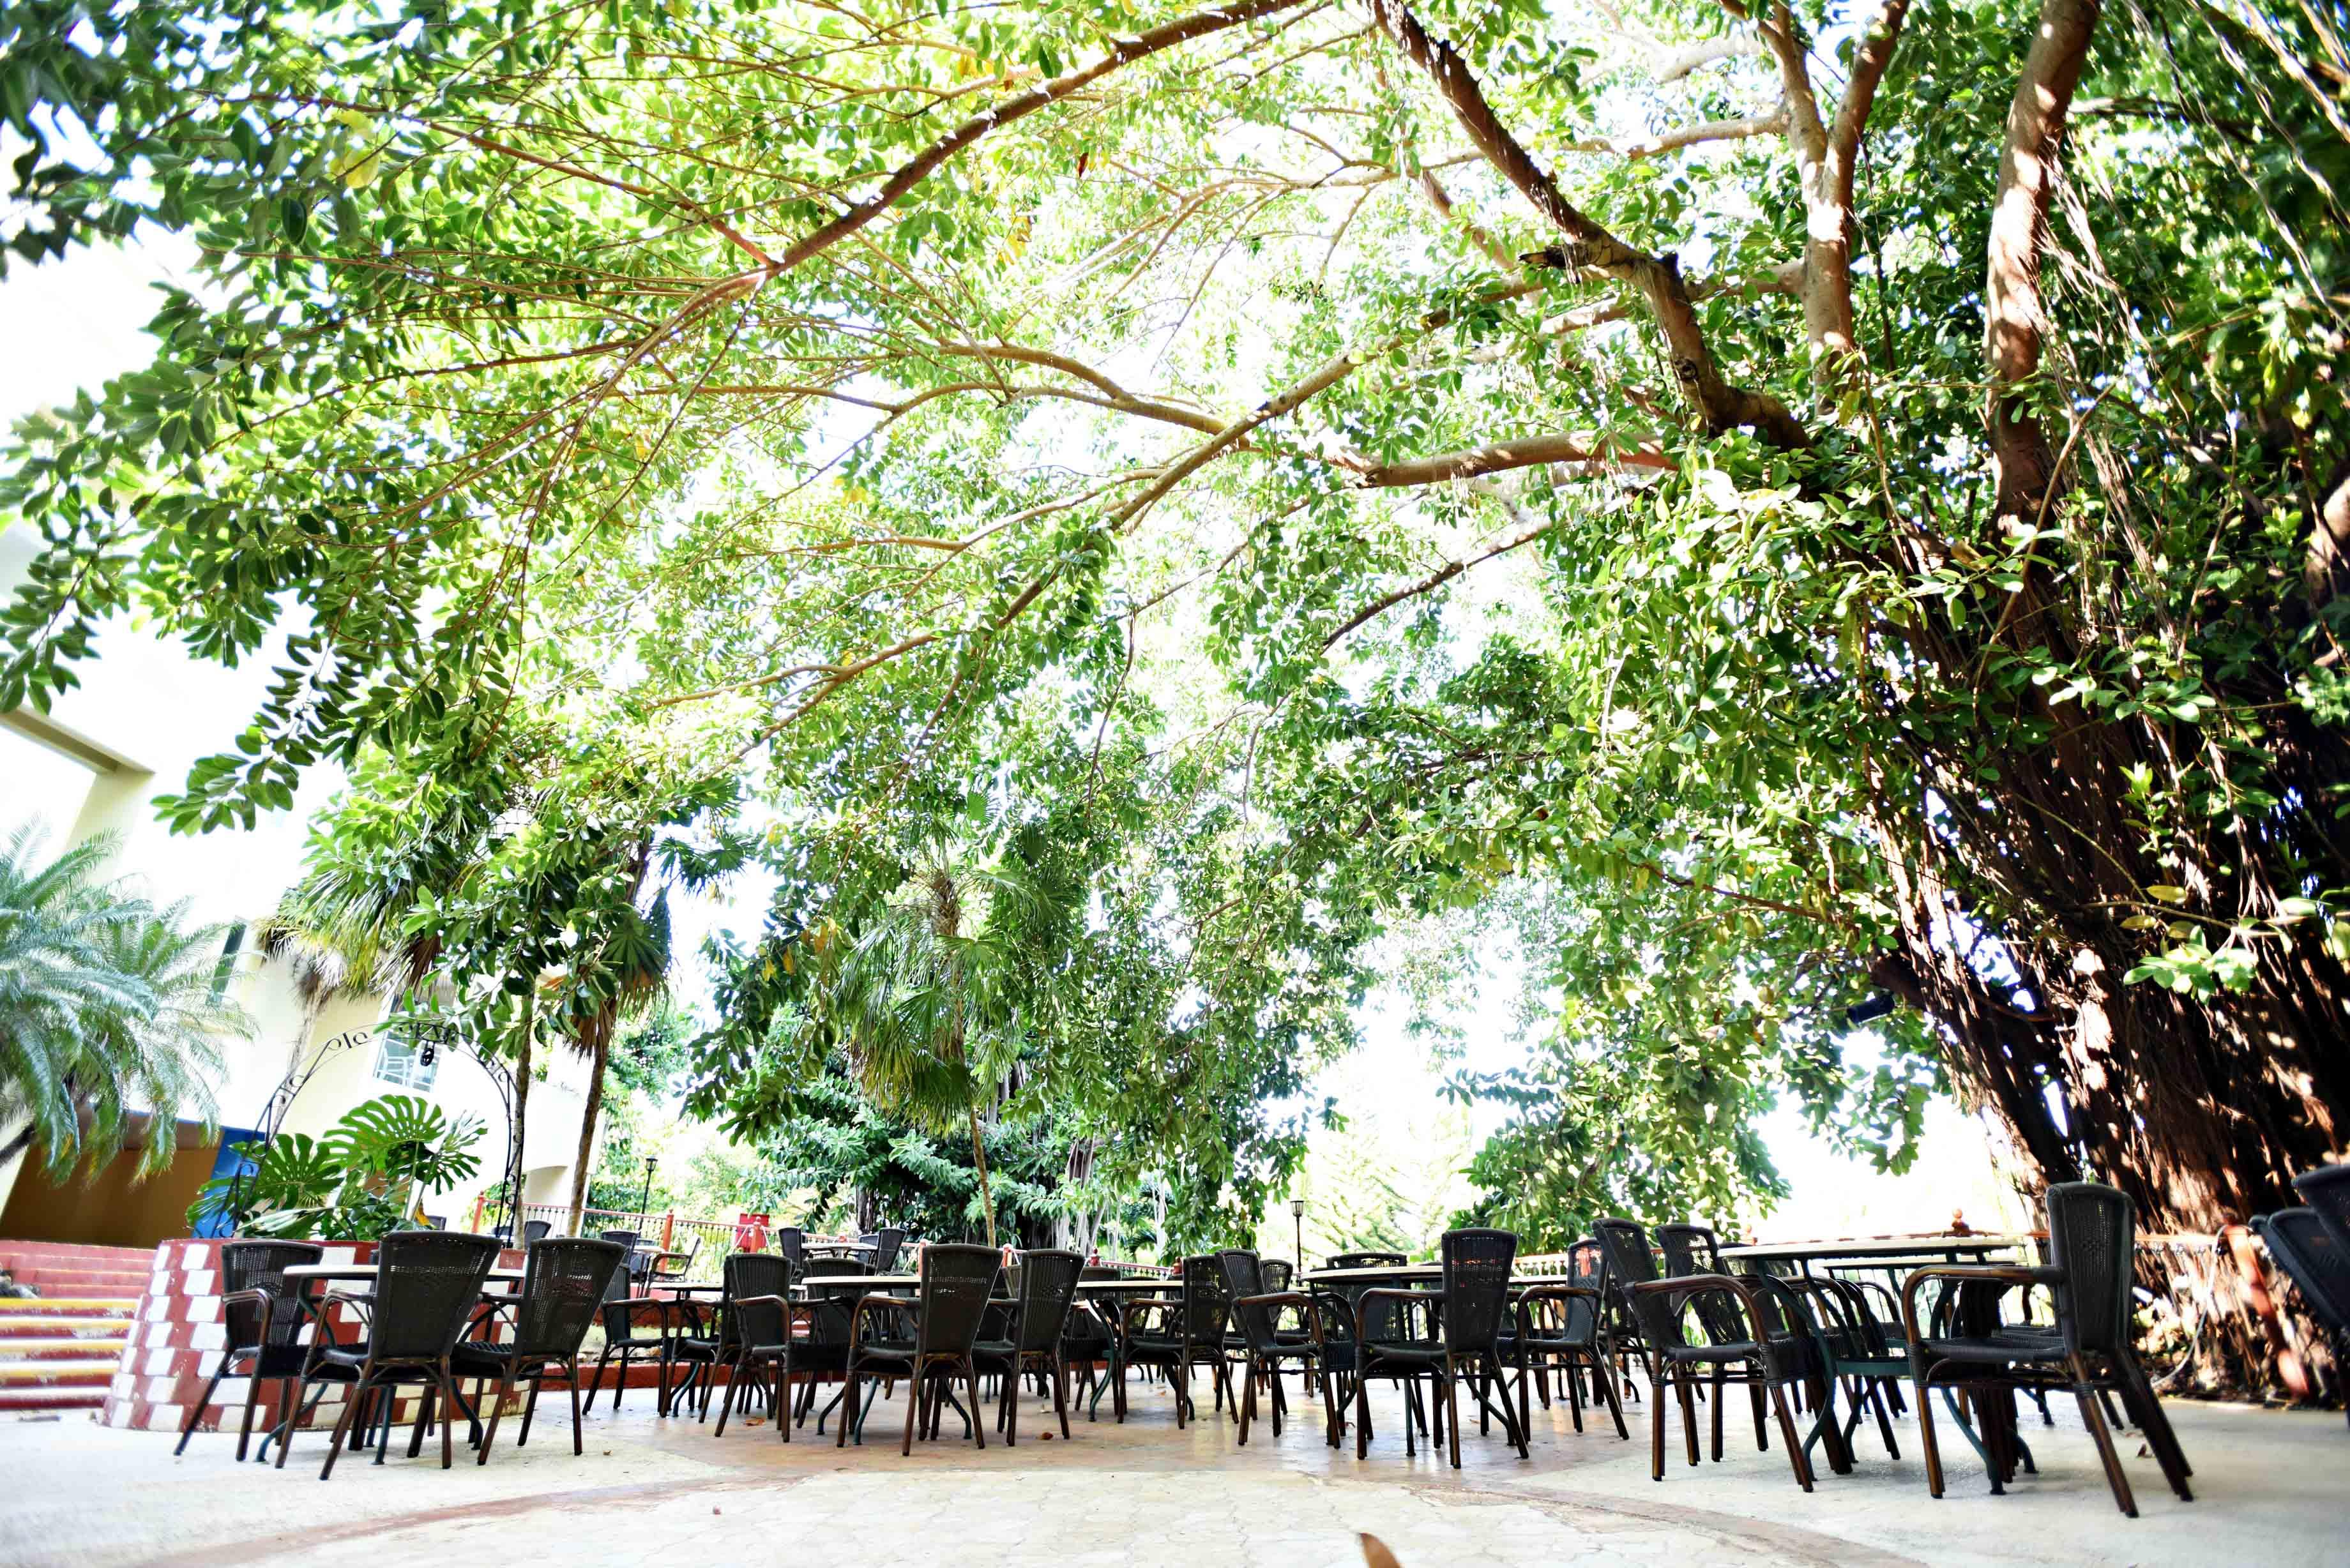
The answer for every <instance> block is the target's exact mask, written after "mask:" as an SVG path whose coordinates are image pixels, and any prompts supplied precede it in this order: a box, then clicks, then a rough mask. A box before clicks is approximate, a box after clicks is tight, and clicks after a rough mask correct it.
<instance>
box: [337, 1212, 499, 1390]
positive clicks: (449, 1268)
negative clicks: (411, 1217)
mask: <svg viewBox="0 0 2350 1568" xmlns="http://www.w3.org/2000/svg"><path fill="white" fill-rule="evenodd" d="M499 1251H501V1249H500V1248H499V1246H498V1239H497V1238H496V1237H495V1236H475V1235H472V1234H469V1233H468V1232H466V1231H393V1232H392V1233H391V1234H390V1235H389V1236H386V1237H385V1238H384V1239H383V1240H382V1241H379V1242H377V1243H376V1252H375V1262H376V1277H375V1309H374V1311H373V1312H372V1313H371V1314H369V1326H368V1345H369V1354H370V1355H373V1357H374V1358H375V1359H376V1360H378V1361H438V1360H440V1359H441V1358H442V1357H443V1356H445V1355H448V1354H449V1353H450V1352H451V1351H452V1350H453V1349H455V1348H456V1345H457V1340H458V1337H459V1336H460V1335H462V1334H463V1333H464V1332H465V1325H466V1324H467V1323H468V1322H470V1321H471V1320H472V1318H473V1308H474V1306H475V1305H476V1304H477V1303H479V1302H480V1301H481V1299H482V1282H483V1281H484V1280H486V1279H488V1278H489V1277H490V1270H491V1268H492V1266H493V1265H494V1264H495V1263H496V1262H497V1261H498V1253H499Z"/></svg>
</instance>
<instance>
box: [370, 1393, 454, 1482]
mask: <svg viewBox="0 0 2350 1568" xmlns="http://www.w3.org/2000/svg"><path fill="white" fill-rule="evenodd" d="M440 1394H441V1389H440V1386H438V1385H437V1384H431V1383H428V1384H426V1385H425V1386H424V1392H423V1393H422V1394H421V1395H420V1396H418V1397H417V1400H416V1425H415V1426H414V1427H413V1428H411V1430H410V1431H409V1434H408V1457H409V1458H410V1459H414V1458H415V1457H416V1456H417V1455H419V1454H421V1453H422V1452H423V1451H424V1430H425V1428H427V1427H429V1426H431V1425H432V1406H433V1402H434V1401H435V1400H436V1399H438V1398H439V1397H440ZM444 1425H445V1423H444ZM384 1430H385V1431H386V1432H389V1431H390V1430H391V1422H390V1418H389V1417H387V1418H386V1419H385V1421H384ZM375 1457H376V1460H377V1462H378V1463H380V1462H382V1459H383V1451H382V1450H381V1449H378V1450H376V1456H375Z"/></svg>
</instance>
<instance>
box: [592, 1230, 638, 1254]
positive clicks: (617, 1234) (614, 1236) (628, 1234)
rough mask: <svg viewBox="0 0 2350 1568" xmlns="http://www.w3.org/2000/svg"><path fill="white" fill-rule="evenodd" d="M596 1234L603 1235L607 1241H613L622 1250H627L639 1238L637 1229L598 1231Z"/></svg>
mask: <svg viewBox="0 0 2350 1568" xmlns="http://www.w3.org/2000/svg"><path fill="white" fill-rule="evenodd" d="M596 1234H597V1235H598V1236H600V1237H602V1238H603V1239H604V1240H605V1241H609V1242H612V1243H613V1244H614V1245H616V1246H618V1247H619V1249H620V1251H623V1252H625V1251H629V1249H630V1248H631V1247H634V1246H635V1245H636V1244H637V1238H638V1236H639V1232H638V1231H597V1232H596Z"/></svg>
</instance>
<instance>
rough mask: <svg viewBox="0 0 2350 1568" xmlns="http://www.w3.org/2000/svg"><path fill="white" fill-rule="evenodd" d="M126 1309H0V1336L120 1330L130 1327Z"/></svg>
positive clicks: (49, 1337) (57, 1336)
mask: <svg viewBox="0 0 2350 1568" xmlns="http://www.w3.org/2000/svg"><path fill="white" fill-rule="evenodd" d="M130 1322H131V1320H130V1314H127V1313H103V1314H101V1313H54V1314H50V1315H48V1316H47V1317H36V1316H33V1315H32V1314H21V1313H0V1340H9V1339H44V1340H57V1339H79V1338H81V1337H82V1336H84V1335H85V1334H99V1335H113V1334H122V1333H124V1332H126V1331H127V1330H129V1328H130Z"/></svg>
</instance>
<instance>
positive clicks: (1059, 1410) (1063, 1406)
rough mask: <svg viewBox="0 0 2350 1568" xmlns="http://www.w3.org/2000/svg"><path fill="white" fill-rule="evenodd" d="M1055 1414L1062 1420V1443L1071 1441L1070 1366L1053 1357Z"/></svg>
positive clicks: (1056, 1356) (1057, 1357)
mask: <svg viewBox="0 0 2350 1568" xmlns="http://www.w3.org/2000/svg"><path fill="white" fill-rule="evenodd" d="M1053 1414H1054V1415H1055V1416H1057V1417H1060V1420H1061V1441H1063V1442H1065V1443H1066V1442H1067V1441H1068V1440H1069V1364H1068V1362H1066V1360H1064V1359H1063V1358H1062V1357H1061V1356H1059V1355H1055V1356H1054V1357H1053Z"/></svg>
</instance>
